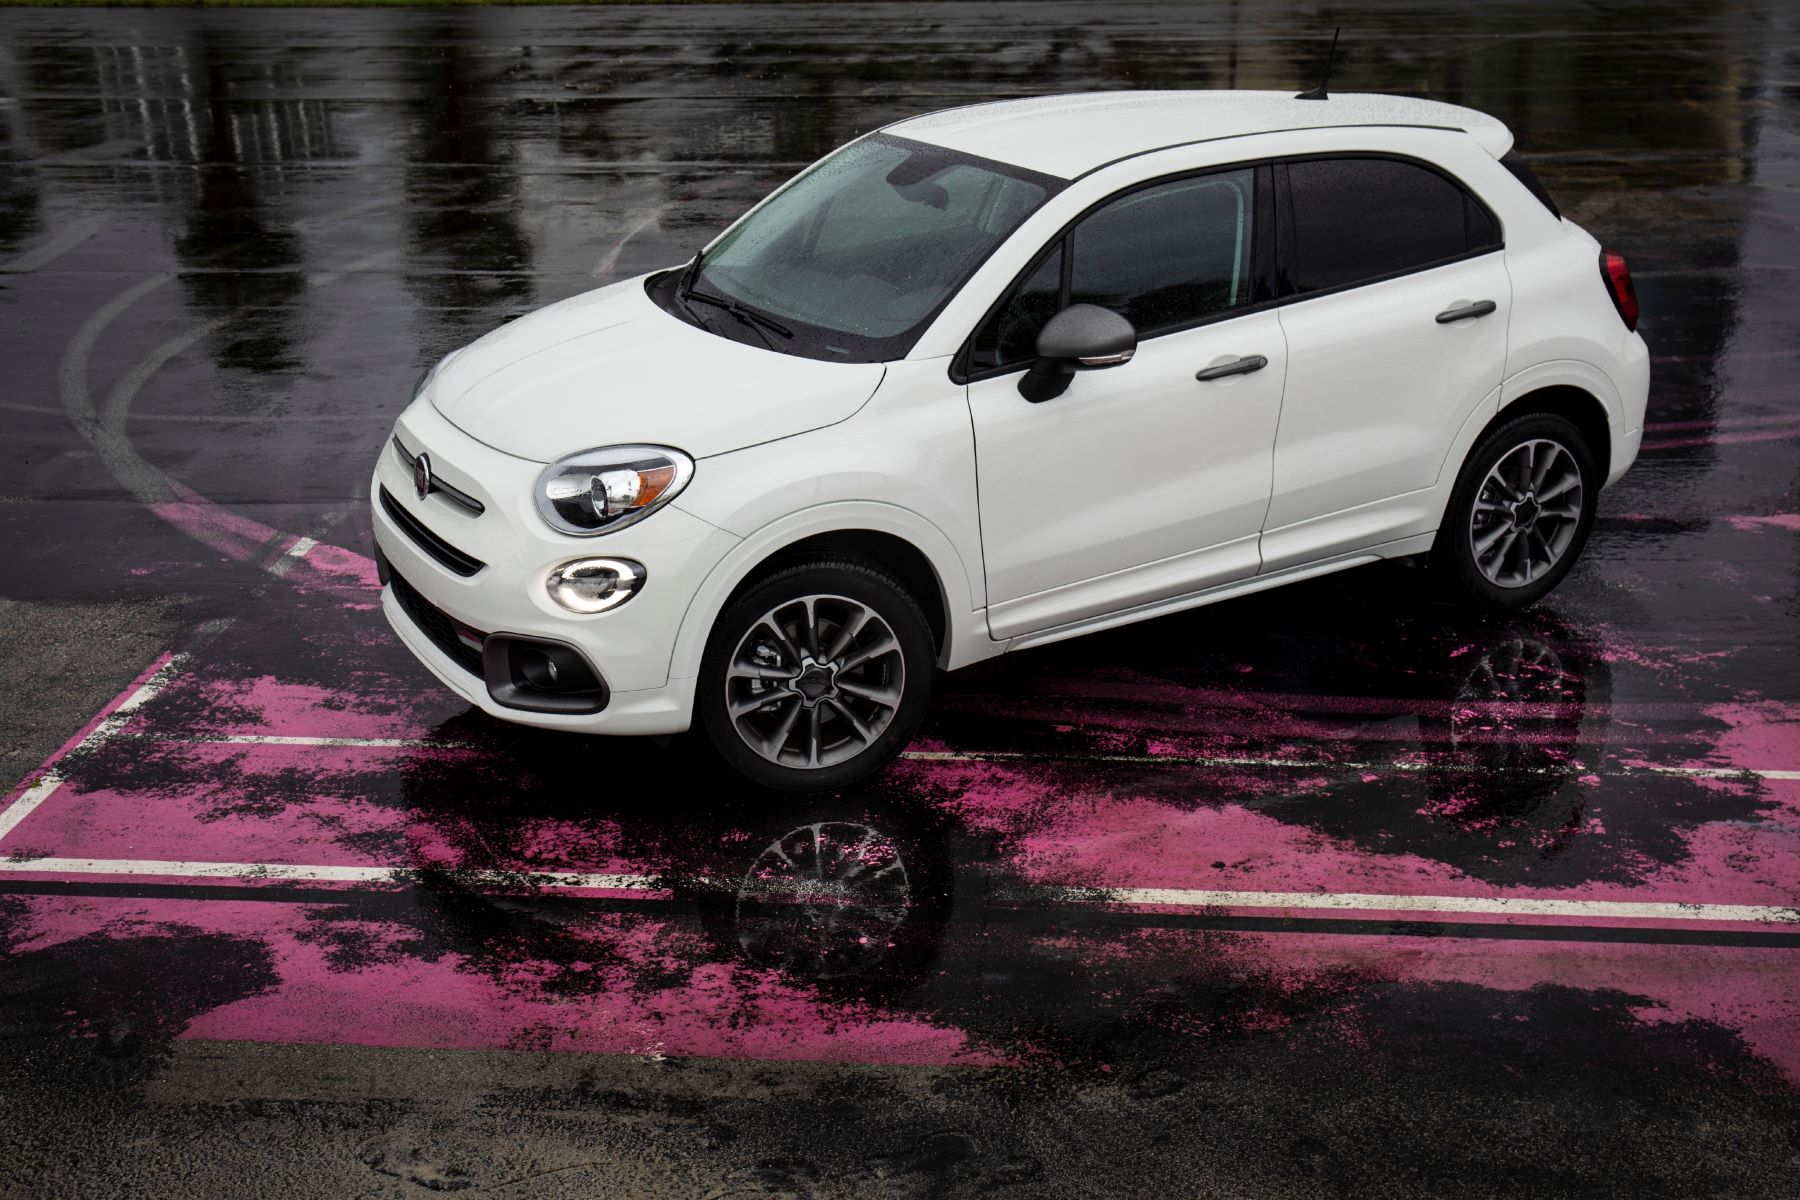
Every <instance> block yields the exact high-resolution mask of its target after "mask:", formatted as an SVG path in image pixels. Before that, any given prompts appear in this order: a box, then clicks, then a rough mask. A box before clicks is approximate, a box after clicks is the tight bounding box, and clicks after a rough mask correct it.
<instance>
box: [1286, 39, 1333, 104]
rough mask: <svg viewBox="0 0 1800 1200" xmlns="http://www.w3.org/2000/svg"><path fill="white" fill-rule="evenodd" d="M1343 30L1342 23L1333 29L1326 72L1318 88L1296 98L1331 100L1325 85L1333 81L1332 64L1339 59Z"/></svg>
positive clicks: (1326, 59) (1320, 78)
mask: <svg viewBox="0 0 1800 1200" xmlns="http://www.w3.org/2000/svg"><path fill="white" fill-rule="evenodd" d="M1342 32H1344V27H1343V26H1342V25H1339V26H1338V27H1337V28H1336V29H1334V30H1332V31H1331V53H1329V54H1327V55H1326V56H1325V73H1324V74H1323V75H1321V76H1320V77H1319V86H1318V87H1316V88H1313V89H1312V90H1311V91H1305V92H1301V93H1300V94H1299V95H1297V96H1295V97H1294V99H1296V100H1329V99H1331V97H1330V96H1328V95H1326V94H1325V85H1326V84H1328V83H1330V82H1331V64H1332V63H1334V62H1336V61H1337V43H1338V34H1340V33H1342Z"/></svg>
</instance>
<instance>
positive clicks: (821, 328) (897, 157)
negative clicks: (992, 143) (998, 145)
mask: <svg viewBox="0 0 1800 1200" xmlns="http://www.w3.org/2000/svg"><path fill="white" fill-rule="evenodd" d="M1058 182H1059V181H1057V180H1053V179H1051V178H1049V177H1047V176H1040V175H1037V174H1035V173H1033V172H1029V171H1025V170H1022V169H1019V168H1015V167H1009V166H1006V165H1004V164H1001V163H995V162H990V161H988V160H986V159H978V158H974V157H972V156H969V155H965V154H959V153H957V152H955V151H952V150H946V149H943V148H942V147H938V146H928V145H925V144H923V143H919V142H911V141H907V140H906V139H904V138H897V137H892V136H890V135H885V134H876V135H873V136H871V137H866V138H863V139H861V140H860V141H856V142H852V143H851V144H850V145H848V146H845V147H844V148H843V149H842V150H839V151H838V152H837V153H836V154H833V155H831V156H830V157H828V158H826V159H823V160H821V161H820V162H819V163H817V164H815V165H814V166H813V167H812V168H810V169H809V170H808V171H806V172H805V173H804V174H802V175H800V176H799V177H798V178H796V179H795V180H794V181H793V182H792V183H790V184H789V185H788V186H787V187H785V188H784V189H782V190H781V191H780V192H778V193H776V194H775V196H774V197H772V198H771V199H770V200H769V201H768V202H767V203H765V204H764V205H763V206H762V207H761V208H758V209H757V210H756V211H754V212H753V213H751V214H750V215H749V216H748V217H747V218H745V219H744V220H743V221H742V222H740V223H739V224H738V225H737V227H736V228H734V229H732V230H731V231H730V232H729V233H727V234H726V235H725V236H724V237H723V238H721V239H720V240H719V242H718V243H717V244H716V245H714V246H713V247H712V249H710V250H709V251H707V252H706V254H705V256H704V258H703V259H702V261H701V264H700V268H699V270H698V271H696V272H695V273H694V278H693V279H692V281H691V284H692V287H693V289H694V291H695V292H699V293H710V294H711V295H713V296H716V297H720V298H723V299H725V300H728V301H733V302H735V303H737V304H739V305H741V306H743V307H744V308H747V309H750V310H752V311H753V313H756V314H760V315H763V316H767V317H772V318H774V319H775V320H776V321H777V322H780V323H781V324H782V325H783V326H785V327H787V328H788V330H789V331H791V332H792V333H793V334H794V336H793V337H792V338H791V339H786V340H785V341H784V342H782V343H780V344H779V345H776V348H778V349H781V350H784V351H787V352H790V353H796V354H803V355H807V356H808V357H814V358H824V359H831V360H834V361H840V362H877V361H881V360H883V359H892V358H900V357H902V356H904V355H905V354H906V352H907V351H908V350H909V349H911V347H912V344H913V343H914V342H915V341H917V340H918V338H919V336H920V335H921V334H923V333H924V331H925V326H926V324H927V323H928V322H929V321H930V320H931V319H932V318H933V317H934V316H936V315H937V313H938V311H939V310H940V309H942V308H943V307H944V305H945V304H946V303H948V302H949V300H950V298H951V297H952V296H954V295H955V294H956V291H957V289H958V288H959V287H961V286H962V284H963V283H964V282H965V281H966V280H967V279H968V278H969V276H970V275H971V274H973V273H974V271H975V268H976V267H978V266H980V265H981V263H982V261H983V260H984V259H986V258H987V256H988V255H989V254H991V253H992V252H993V251H994V249H995V247H997V246H999V245H1000V243H1001V242H1002V241H1004V240H1005V239H1006V236H1007V235H1008V234H1010V233H1011V232H1012V231H1013V230H1014V229H1017V228H1018V226H1019V223H1020V222H1022V221H1023V220H1024V219H1025V218H1026V217H1027V216H1029V215H1030V214H1031V213H1032V212H1033V211H1034V210H1035V209H1036V208H1037V207H1038V206H1039V205H1041V204H1042V203H1043V202H1044V201H1045V200H1046V199H1048V198H1049V196H1050V194H1051V192H1052V191H1054V190H1055V188H1056V186H1057V184H1058ZM705 315H706V317H707V318H708V320H709V321H711V322H713V323H718V322H721V321H723V322H729V321H730V316H729V314H727V313H725V312H722V311H719V310H717V309H716V308H715V309H714V310H709V311H708V312H707V313H706V314H705ZM771 344H772V345H775V343H771Z"/></svg>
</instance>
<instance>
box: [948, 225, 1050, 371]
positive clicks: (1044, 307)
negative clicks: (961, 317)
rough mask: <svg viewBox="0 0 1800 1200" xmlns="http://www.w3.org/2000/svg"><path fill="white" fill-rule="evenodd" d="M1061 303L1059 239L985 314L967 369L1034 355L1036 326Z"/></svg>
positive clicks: (1029, 359)
mask: <svg viewBox="0 0 1800 1200" xmlns="http://www.w3.org/2000/svg"><path fill="white" fill-rule="evenodd" d="M1061 307H1062V243H1060V242H1058V243H1057V245H1056V247H1055V248H1054V249H1053V250H1051V251H1050V253H1049V254H1047V255H1045V256H1044V258H1043V261H1041V262H1039V263H1038V265H1037V266H1036V267H1034V268H1033V269H1032V271H1031V273H1030V274H1029V275H1027V276H1026V277H1025V279H1024V281H1023V282H1021V283H1020V284H1019V286H1018V287H1017V288H1015V289H1014V290H1013V294H1012V295H1011V296H1009V297H1007V300H1006V303H1004V304H1002V305H1001V306H1000V308H999V311H997V312H996V313H994V315H993V316H992V317H990V318H988V320H987V323H986V324H984V325H983V326H982V327H981V329H980V331H979V332H977V333H976V335H975V342H974V345H973V346H972V347H971V348H970V353H969V369H970V370H972V371H986V370H990V369H991V368H994V367H1001V366H1006V365H1008V364H1010V363H1025V362H1030V361H1031V360H1032V359H1033V358H1035V357H1037V335H1038V330H1040V329H1042V328H1043V327H1044V322H1045V321H1048V320H1049V319H1050V318H1051V317H1053V316H1055V315H1056V313H1057V310H1058V309H1060V308H1061Z"/></svg>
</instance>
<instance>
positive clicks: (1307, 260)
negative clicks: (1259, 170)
mask: <svg viewBox="0 0 1800 1200" xmlns="http://www.w3.org/2000/svg"><path fill="white" fill-rule="evenodd" d="M1286 169H1287V177H1288V196H1289V199H1290V202H1291V206H1292V207H1291V211H1292V221H1293V226H1292V227H1293V246H1292V254H1291V260H1292V270H1293V279H1292V283H1293V285H1294V290H1296V291H1300V292H1317V291H1323V290H1324V289H1326V288H1335V287H1342V286H1344V285H1346V284H1352V283H1358V282H1361V281H1363V280H1368V279H1377V278H1381V277H1383V276H1388V275H1397V274H1401V273H1403V272H1406V271H1413V270H1417V269H1419V268H1420V267H1425V266H1430V265H1431V264H1433V263H1438V262H1444V261H1446V260H1448V259H1453V258H1460V257H1462V256H1463V255H1465V254H1468V253H1471V252H1475V251H1479V250H1485V249H1489V248H1492V247H1497V246H1498V245H1499V244H1500V230H1499V228H1498V226H1496V225H1495V223H1494V218H1493V217H1492V216H1491V215H1490V214H1489V213H1488V211H1487V209H1485V208H1484V207H1482V206H1481V205H1480V204H1479V203H1477V202H1476V200H1475V199H1474V197H1472V196H1470V195H1469V194H1468V193H1467V192H1465V191H1464V190H1463V189H1462V188H1461V187H1460V186H1458V185H1457V184H1456V183H1455V182H1454V181H1452V180H1451V179H1449V178H1447V177H1446V176H1443V175H1440V174H1438V173H1437V172H1436V171H1433V170H1430V169H1429V168H1426V167H1423V166H1420V165H1418V164H1416V163H1409V162H1402V161H1400V160H1398V159H1391V158H1325V159H1315V160H1313V161H1310V162H1296V163H1289V164H1288V165H1287V168H1286Z"/></svg>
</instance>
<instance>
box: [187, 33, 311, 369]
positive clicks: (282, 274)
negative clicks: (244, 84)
mask: <svg viewBox="0 0 1800 1200" xmlns="http://www.w3.org/2000/svg"><path fill="white" fill-rule="evenodd" d="M192 57H193V59H194V60H195V64H196V65H195V75H196V76H197V77H198V78H199V79H204V81H205V82H204V85H203V88H202V93H203V94H202V97H201V105H202V107H201V111H200V113H199V114H198V115H199V118H200V125H199V128H200V130H201V133H200V144H199V147H198V148H197V149H198V150H199V152H200V153H201V154H202V155H203V157H202V158H201V161H200V166H199V194H198V195H197V196H195V197H194V198H193V203H192V205H191V207H190V208H189V209H188V213H187V221H186V228H185V229H184V231H183V232H182V233H181V234H180V236H178V237H177V238H176V239H175V252H176V254H177V255H179V256H180V258H181V262H182V266H183V267H184V268H186V269H185V270H184V271H183V272H182V276H181V284H182V287H183V288H184V289H185V290H186V292H187V294H188V297H189V300H190V302H191V303H192V304H193V305H194V306H195V307H196V308H198V309H200V310H202V311H203V312H206V313H207V314H208V315H215V314H219V313H240V312H241V316H240V317H239V319H238V320H237V321H234V323H233V324H232V325H231V326H229V327H228V328H227V330H225V331H223V332H221V333H220V334H219V335H218V336H217V338H216V339H215V342H214V344H215V347H216V348H215V350H214V360H215V361H216V362H217V364H218V365H219V367H220V368H221V369H226V368H232V367H236V368H242V369H245V370H252V371H280V370H290V369H292V368H293V367H295V366H297V365H298V362H297V360H296V358H295V352H294V339H293V334H292V332H291V331H292V329H293V327H294V319H293V313H292V311H291V306H292V305H293V304H294V303H295V301H297V300H299V299H300V297H301V296H302V295H304V294H305V292H306V276H305V274H304V273H303V272H302V271H301V269H300V268H301V264H302V261H303V259H304V256H305V247H304V245H303V244H302V242H301V239H300V236H299V235H298V234H297V233H295V232H294V230H293V228H292V226H291V225H289V224H287V223H285V222H282V221H280V220H277V219H272V218H271V216H270V214H269V211H268V208H269V206H268V204H267V202H266V200H265V197H264V195H263V192H264V188H265V187H266V186H267V184H266V181H267V180H268V178H269V177H268V175H267V172H268V170H269V169H270V167H269V165H268V164H265V163H262V162H259V161H258V160H257V159H256V158H254V157H252V156H251V155H253V154H254V153H255V152H256V150H257V144H256V143H255V142H250V143H248V144H247V143H246V141H245V139H244V138H243V136H242V131H241V129H240V126H239V113H238V112H237V108H236V104H235V103H234V101H233V98H232V94H231V91H232V88H231V81H230V75H229V69H228V63H227V59H226V57H225V51H224V49H223V47H222V46H220V45H219V44H218V39H217V37H216V35H214V34H212V33H210V32H204V31H203V32H202V33H201V34H200V36H199V37H198V38H197V39H196V42H195V44H194V47H193V55H192Z"/></svg>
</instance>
